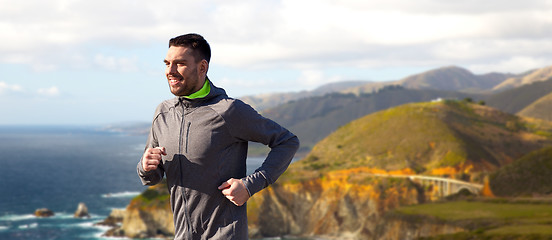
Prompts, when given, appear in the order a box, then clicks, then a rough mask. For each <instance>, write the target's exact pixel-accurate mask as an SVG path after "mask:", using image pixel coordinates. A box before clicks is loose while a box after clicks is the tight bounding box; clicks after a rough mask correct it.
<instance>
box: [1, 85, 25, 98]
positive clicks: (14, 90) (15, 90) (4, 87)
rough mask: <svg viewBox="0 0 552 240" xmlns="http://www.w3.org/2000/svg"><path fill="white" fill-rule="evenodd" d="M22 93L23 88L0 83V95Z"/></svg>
mask: <svg viewBox="0 0 552 240" xmlns="http://www.w3.org/2000/svg"><path fill="white" fill-rule="evenodd" d="M23 91H24V90H23V87H21V86H20V85H17V84H9V83H6V82H0V95H1V94H3V93H19V92H23Z"/></svg>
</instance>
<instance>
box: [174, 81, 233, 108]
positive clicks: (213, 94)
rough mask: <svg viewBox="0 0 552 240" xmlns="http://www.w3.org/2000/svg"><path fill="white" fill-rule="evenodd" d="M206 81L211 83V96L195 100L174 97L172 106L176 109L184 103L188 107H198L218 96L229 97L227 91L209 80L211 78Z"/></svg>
mask: <svg viewBox="0 0 552 240" xmlns="http://www.w3.org/2000/svg"><path fill="white" fill-rule="evenodd" d="M206 81H208V82H209V87H210V88H211V90H210V91H209V94H207V96H205V97H202V98H193V99H190V98H186V97H174V98H173V99H172V100H171V102H172V105H174V106H175V107H176V106H178V105H180V103H182V104H184V105H185V106H187V107H190V106H197V105H199V104H201V103H202V102H205V101H208V100H211V99H213V98H216V97H218V96H227V95H226V91H224V89H222V88H219V87H217V86H215V85H214V84H213V82H212V81H211V80H209V78H207V79H206Z"/></svg>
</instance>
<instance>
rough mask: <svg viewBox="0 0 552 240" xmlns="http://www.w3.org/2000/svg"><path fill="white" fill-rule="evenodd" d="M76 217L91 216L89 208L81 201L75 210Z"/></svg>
mask: <svg viewBox="0 0 552 240" xmlns="http://www.w3.org/2000/svg"><path fill="white" fill-rule="evenodd" d="M75 217H76V218H84V217H87V218H89V217H90V215H89V214H88V208H87V207H86V204H84V203H82V202H81V203H79V206H78V207H77V211H75Z"/></svg>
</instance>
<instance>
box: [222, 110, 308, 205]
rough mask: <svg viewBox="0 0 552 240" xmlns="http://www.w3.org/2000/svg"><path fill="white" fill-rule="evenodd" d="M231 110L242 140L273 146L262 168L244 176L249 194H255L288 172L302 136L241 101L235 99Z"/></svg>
mask: <svg viewBox="0 0 552 240" xmlns="http://www.w3.org/2000/svg"><path fill="white" fill-rule="evenodd" d="M227 113H228V115H227V117H226V120H227V121H229V122H230V124H231V129H230V131H231V133H232V135H234V136H235V137H237V138H239V139H240V140H244V141H253V142H259V143H262V144H265V145H267V146H268V147H270V152H269V153H268V155H267V157H266V159H265V160H264V162H263V164H262V165H261V167H259V168H258V169H257V170H255V172H254V173H252V174H251V175H249V176H246V177H245V178H242V179H241V180H242V181H243V182H244V184H245V186H246V187H247V190H248V191H249V195H250V196H253V194H255V193H257V192H259V191H261V190H262V189H264V188H266V187H268V186H269V185H270V184H273V183H274V182H275V181H276V180H277V179H278V178H279V177H280V175H282V173H284V171H286V169H287V168H288V166H289V164H290V163H291V160H292V159H293V157H294V156H295V153H296V152H297V149H298V148H299V139H298V138H297V136H295V135H294V134H293V133H291V132H290V131H288V130H287V129H285V128H284V127H282V126H280V125H279V124H277V123H276V122H274V121H272V120H270V119H268V118H265V117H263V116H261V115H260V114H259V113H257V111H255V110H254V109H253V108H252V107H251V106H249V105H247V104H245V103H243V102H242V101H240V100H235V101H234V103H232V105H231V107H230V108H229V109H228V112H227Z"/></svg>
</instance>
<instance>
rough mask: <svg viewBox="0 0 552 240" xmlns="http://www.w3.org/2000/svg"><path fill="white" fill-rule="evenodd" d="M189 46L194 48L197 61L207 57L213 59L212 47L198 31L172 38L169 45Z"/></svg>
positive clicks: (209, 59) (208, 59) (207, 59)
mask: <svg viewBox="0 0 552 240" xmlns="http://www.w3.org/2000/svg"><path fill="white" fill-rule="evenodd" d="M172 46H176V47H187V48H191V49H192V50H193V54H194V58H195V60H196V62H199V61H201V60H203V59H205V60H206V61H207V62H209V61H211V47H210V46H209V43H208V42H207V40H205V38H203V37H202V36H201V35H199V34H197V33H189V34H184V35H180V36H178V37H174V38H171V40H169V47H172Z"/></svg>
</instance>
